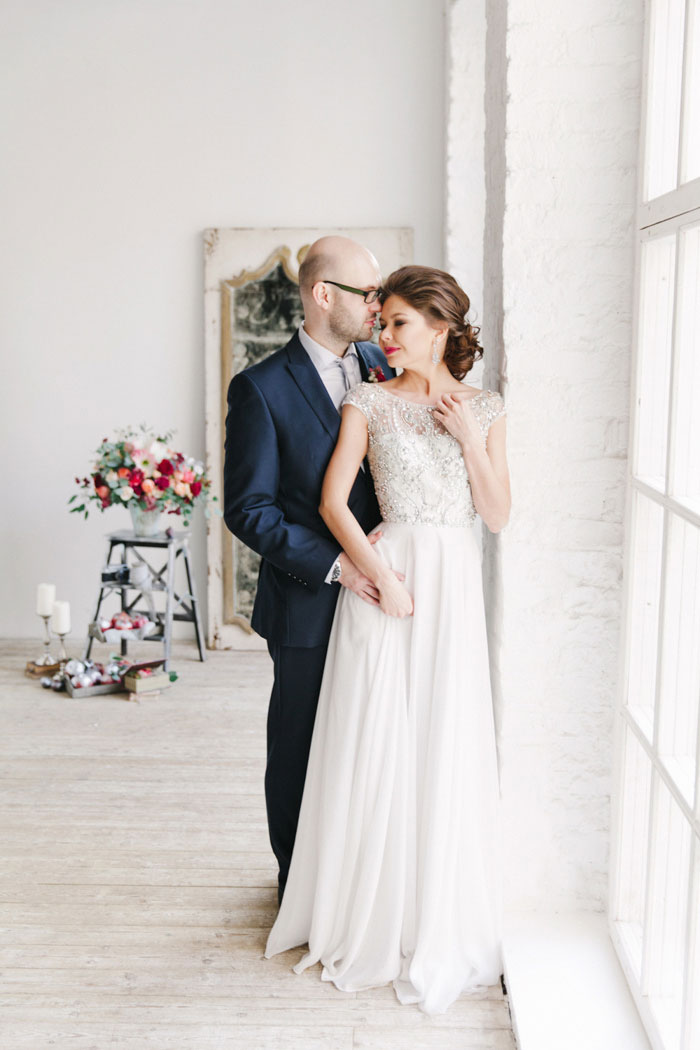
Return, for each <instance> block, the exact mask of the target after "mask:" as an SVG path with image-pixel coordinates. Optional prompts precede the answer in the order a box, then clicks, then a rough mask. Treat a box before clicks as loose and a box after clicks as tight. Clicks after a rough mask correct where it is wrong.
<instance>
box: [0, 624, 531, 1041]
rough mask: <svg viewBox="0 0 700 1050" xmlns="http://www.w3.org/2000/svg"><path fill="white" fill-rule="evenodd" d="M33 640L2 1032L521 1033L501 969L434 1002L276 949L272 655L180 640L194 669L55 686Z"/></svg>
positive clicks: (250, 1035)
mask: <svg viewBox="0 0 700 1050" xmlns="http://www.w3.org/2000/svg"><path fill="white" fill-rule="evenodd" d="M98 648H99V647H98ZM141 648H142V650H143V651H145V653H146V655H147V656H152V655H154V653H155V651H156V650H155V648H154V647H152V648H150V649H149V648H148V646H142V647H141ZM36 649H37V646H36V645H31V646H30V645H28V644H27V643H26V642H21V643H19V642H18V643H14V644H13V643H3V644H2V646H1V647H0V727H1V729H0V781H1V782H0V792H1V801H0V805H1V807H2V810H1V813H0V850H1V854H2V858H1V868H0V880H1V885H0V888H1V897H0V909H1V914H0V927H1V932H0V985H1V988H0V1031H1V1032H2V1036H1V1038H0V1044H1V1045H2V1047H3V1048H6V1050H25V1048H26V1050H30V1048H31V1050H45V1048H48V1047H51V1048H59V1050H107V1048H110V1050H214V1048H216V1050H224V1048H226V1050H237V1048H239V1047H240V1048H245V1050H268V1048H270V1050H271V1048H282V1047H284V1048H285V1050H350V1048H355V1047H371V1048H376V1050H390V1048H395V1047H405V1048H409V1047H410V1048H411V1050H428V1048H434V1047H439V1048H441V1050H457V1048H459V1050H462V1048H470V1047H478V1048H484V1050H486V1048H490V1050H512V1048H514V1047H515V1043H514V1040H513V1035H512V1031H511V1026H510V1018H509V1010H508V1002H507V999H505V998H504V996H503V994H502V991H501V988H500V986H497V987H494V988H492V989H490V994H489V996H488V997H485V998H482V999H474V998H472V999H467V998H463V999H461V1000H460V1001H459V1002H457V1003H455V1004H454V1005H453V1007H452V1008H451V1009H450V1010H449V1011H448V1013H446V1014H444V1015H442V1016H441V1017H439V1018H437V1019H430V1018H428V1017H426V1016H425V1015H424V1014H422V1013H421V1012H420V1011H419V1010H418V1008H417V1007H415V1006H401V1005H400V1004H399V1003H398V1002H397V1001H396V998H395V996H394V992H393V990H392V989H391V987H390V986H387V987H384V988H378V989H373V990H372V991H369V992H364V993H357V994H347V993H343V992H340V991H338V990H337V989H336V988H335V987H334V986H333V985H332V984H330V983H326V982H322V981H321V980H320V979H319V974H320V966H316V967H314V968H313V969H309V970H307V971H305V972H304V973H303V974H301V975H297V974H294V973H293V972H292V969H291V968H292V966H293V964H294V963H295V962H296V961H297V960H298V959H299V958H300V956H301V954H302V949H301V948H300V949H295V950H294V951H291V952H287V953H286V954H284V955H279V956H276V957H275V958H273V959H269V960H266V959H265V958H264V957H263V951H264V946H265V940H266V937H267V932H268V930H269V928H270V926H271V924H272V922H273V920H274V917H275V912H276V889H275V878H274V876H275V869H274V866H273V863H272V859H271V853H270V850H269V846H268V840H267V830H266V824H265V811H264V800H263V794H262V784H263V766H264V725H265V714H266V708H267V697H268V693H269V687H270V666H269V661H268V658H267V654H262V653H230V652H229V653H224V652H215V653H210V654H208V657H209V658H208V660H207V662H206V663H205V664H200V663H199V662H198V661H197V659H196V651H195V650H194V648H193V647H190V646H189V645H185V644H180V645H179V646H178V647H176V650H175V660H174V667H175V669H176V670H177V671H178V673H179V675H180V679H179V681H178V682H177V683H176V684H175V685H173V686H172V687H171V689H170V690H169V691H168V692H165V693H163V694H162V695H161V697H160V698H158V699H155V700H150V701H143V702H141V703H127V702H125V701H124V700H123V699H121V698H120V697H119V696H118V695H117V696H107V697H99V698H83V699H77V698H76V699H70V698H69V697H67V696H66V695H65V694H60V693H51V692H47V691H44V690H43V689H41V687H40V686H39V685H38V684H37V683H34V682H32V681H30V680H29V679H27V678H25V677H24V676H23V674H22V670H23V667H24V663H25V661H26V660H27V659H28V658H29V657H31V656H34V655H35V654H36ZM76 649H77V647H76ZM106 652H107V648H106V647H102V653H103V655H104V654H105V653H106ZM97 658H98V659H99V658H100V656H97Z"/></svg>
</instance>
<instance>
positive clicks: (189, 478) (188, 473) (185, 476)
mask: <svg viewBox="0 0 700 1050" xmlns="http://www.w3.org/2000/svg"><path fill="white" fill-rule="evenodd" d="M182 480H183V481H185V482H186V483H187V484H188V485H191V484H192V482H193V481H194V471H193V470H183V472H182Z"/></svg>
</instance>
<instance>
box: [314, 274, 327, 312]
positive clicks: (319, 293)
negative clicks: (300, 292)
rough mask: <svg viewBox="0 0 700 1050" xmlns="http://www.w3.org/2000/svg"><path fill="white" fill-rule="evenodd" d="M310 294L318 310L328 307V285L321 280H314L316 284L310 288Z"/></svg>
mask: <svg viewBox="0 0 700 1050" xmlns="http://www.w3.org/2000/svg"><path fill="white" fill-rule="evenodd" d="M311 295H312V296H313V300H314V302H315V303H316V306H318V308H319V309H320V310H329V309H330V305H331V300H330V294H329V291H328V285H327V284H325V283H324V282H323V281H316V284H315V285H314V286H313V288H312V289H311Z"/></svg>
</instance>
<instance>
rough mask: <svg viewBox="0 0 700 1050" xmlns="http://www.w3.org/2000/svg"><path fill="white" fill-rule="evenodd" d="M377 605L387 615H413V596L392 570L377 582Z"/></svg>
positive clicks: (401, 616)
mask: <svg viewBox="0 0 700 1050" xmlns="http://www.w3.org/2000/svg"><path fill="white" fill-rule="evenodd" d="M379 607H380V609H381V610H382V612H383V613H386V615H387V616H398V617H399V619H403V617H404V616H412V615H413V598H412V597H411V595H410V594H409V593H408V591H407V590H406V588H405V587H404V585H403V583H402V582H401V581H400V580H399V579H398V578H397V576H396V575H395V574H394V573H393V572H392V573H391V575H388V576H387V577H386V579H384V580H382V581H381V583H380V584H379Z"/></svg>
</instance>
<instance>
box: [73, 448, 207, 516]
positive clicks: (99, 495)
mask: <svg viewBox="0 0 700 1050" xmlns="http://www.w3.org/2000/svg"><path fill="white" fill-rule="evenodd" d="M171 438H172V434H171V433H168V434H165V435H163V436H162V437H154V436H153V435H152V434H149V433H148V432H147V430H146V429H145V428H141V430H133V429H130V428H129V429H126V430H123V431H119V432H118V433H117V438H116V440H115V441H109V440H108V438H103V439H102V444H101V445H100V447H99V448H98V449H97V451H96V457H97V458H96V459H95V462H94V464H93V467H92V472H91V476H90V477H86V478H76V479H75V481H76V484H77V485H79V486H80V488H81V491H80V492H79V493H75V494H74V495H73V496H71V498H70V499H69V500H68V503H69V504H75V506H72V507H71V511H70V512H71V514H83V515H84V516H85V517H86V518H87V516H88V512H89V509H90V506H91V504H96V505H97V507H98V509H99V510H100V511H103V510H106V509H107V507H113V506H119V507H128V508H129V510H130V511H131V516H132V519H133V523H134V531H135V532H136V533H137V534H138V535H142V536H148V535H154V534H155V533H156V532H157V531H158V521H159V518H160V514H161V512H162V511H165V512H166V513H168V514H178V515H181V516H182V518H183V522H184V524H185V525H188V524H189V518H190V515H191V514H192V511H193V509H194V507H195V506H198V505H200V504H203V505H204V514H205V516H206V517H209V514H210V512H209V507H208V506H207V503H208V501H209V500H212V501H216V496H212V495H211V493H210V489H211V481H210V479H209V478H208V477H207V474H206V471H205V469H204V465H203V464H202V463H200V462H198V461H197V460H195V459H193V458H192V457H191V456H185V455H183V453H182V452H175V451H174V450H173V449H172V448H171V447H170V445H169V442H170V440H171Z"/></svg>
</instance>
